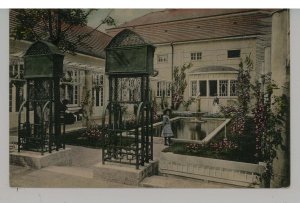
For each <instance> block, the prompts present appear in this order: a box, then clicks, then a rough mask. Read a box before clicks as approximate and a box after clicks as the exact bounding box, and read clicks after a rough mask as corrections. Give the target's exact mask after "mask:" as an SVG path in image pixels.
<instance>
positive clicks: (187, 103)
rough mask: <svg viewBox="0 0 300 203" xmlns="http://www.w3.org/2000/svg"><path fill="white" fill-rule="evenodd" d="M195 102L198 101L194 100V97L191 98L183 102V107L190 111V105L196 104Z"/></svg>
mask: <svg viewBox="0 0 300 203" xmlns="http://www.w3.org/2000/svg"><path fill="white" fill-rule="evenodd" d="M195 101H196V100H195V98H193V97H190V98H189V99H188V100H187V101H183V106H184V108H185V110H186V111H188V109H189V107H190V105H191V104H192V103H194V102H195Z"/></svg>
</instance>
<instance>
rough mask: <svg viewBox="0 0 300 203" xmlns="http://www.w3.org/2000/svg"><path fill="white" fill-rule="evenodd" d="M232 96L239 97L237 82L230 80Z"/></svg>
mask: <svg viewBox="0 0 300 203" xmlns="http://www.w3.org/2000/svg"><path fill="white" fill-rule="evenodd" d="M230 96H237V80H230Z"/></svg>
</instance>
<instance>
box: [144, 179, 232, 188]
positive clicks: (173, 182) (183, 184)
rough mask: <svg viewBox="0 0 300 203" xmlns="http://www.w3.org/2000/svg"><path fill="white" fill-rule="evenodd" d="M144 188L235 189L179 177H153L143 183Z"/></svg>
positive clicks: (225, 185)
mask: <svg viewBox="0 0 300 203" xmlns="http://www.w3.org/2000/svg"><path fill="white" fill-rule="evenodd" d="M140 185H141V186H143V187H151V188H233V187H235V186H233V185H228V184H221V183H215V182H207V181H201V180H194V179H189V178H183V177H177V176H151V177H147V178H145V179H144V180H143V181H142V182H141V183H140Z"/></svg>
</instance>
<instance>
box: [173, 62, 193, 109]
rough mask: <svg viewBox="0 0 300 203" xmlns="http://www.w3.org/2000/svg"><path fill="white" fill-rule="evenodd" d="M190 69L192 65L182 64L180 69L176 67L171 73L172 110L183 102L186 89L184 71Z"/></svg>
mask: <svg viewBox="0 0 300 203" xmlns="http://www.w3.org/2000/svg"><path fill="white" fill-rule="evenodd" d="M191 67H192V64H191V63H189V64H184V65H183V66H181V67H180V68H179V67H178V66H176V67H175V68H174V72H173V84H172V109H175V110H177V109H178V108H179V106H180V104H181V103H182V102H183V94H184V91H185V88H186V87H187V82H186V73H185V71H186V70H187V69H189V68H191Z"/></svg>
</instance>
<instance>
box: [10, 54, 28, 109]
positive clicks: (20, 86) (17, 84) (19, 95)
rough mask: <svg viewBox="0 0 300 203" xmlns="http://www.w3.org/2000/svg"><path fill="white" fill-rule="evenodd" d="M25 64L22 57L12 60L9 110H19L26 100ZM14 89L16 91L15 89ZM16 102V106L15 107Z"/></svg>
mask: <svg viewBox="0 0 300 203" xmlns="http://www.w3.org/2000/svg"><path fill="white" fill-rule="evenodd" d="M23 76H24V64H23V61H22V60H21V59H13V60H10V65H9V78H10V86H9V112H14V111H15V112H18V111H19V108H20V107H21V104H22V102H23V101H24V88H25V86H24V85H25V80H24V77H23ZM13 90H14V91H13ZM13 103H14V108H13Z"/></svg>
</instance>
